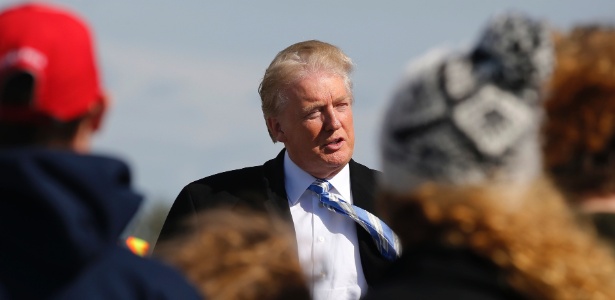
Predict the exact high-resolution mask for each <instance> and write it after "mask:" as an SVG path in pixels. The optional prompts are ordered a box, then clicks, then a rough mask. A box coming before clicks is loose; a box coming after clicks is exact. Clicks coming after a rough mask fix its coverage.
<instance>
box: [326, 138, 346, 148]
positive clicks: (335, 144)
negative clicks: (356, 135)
mask: <svg viewBox="0 0 615 300" xmlns="http://www.w3.org/2000/svg"><path fill="white" fill-rule="evenodd" d="M342 142H344V139H343V138H337V139H334V140H331V141H329V142H328V143H326V144H325V145H324V148H325V149H327V150H338V149H339V148H340V147H341V146H342Z"/></svg>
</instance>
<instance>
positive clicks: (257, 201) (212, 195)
mask: <svg viewBox="0 0 615 300" xmlns="http://www.w3.org/2000/svg"><path fill="white" fill-rule="evenodd" d="M351 71H352V62H351V60H350V58H348V57H347V56H346V55H345V54H344V53H343V52H342V51H341V50H340V49H339V48H337V47H335V46H333V45H330V44H327V43H323V42H320V41H305V42H300V43H297V44H294V45H291V46H290V47H288V48H286V49H284V50H283V51H281V52H280V53H278V55H277V56H276V57H275V58H274V60H273V61H272V63H271V64H270V66H269V67H268V68H267V70H266V72H265V76H264V78H263V81H262V82H261V85H260V88H259V93H260V96H261V100H262V109H263V114H264V118H265V121H266V124H267V129H268V131H269V135H270V137H271V139H272V140H273V142H274V143H275V142H282V143H283V144H284V146H285V149H284V150H282V151H281V152H280V153H279V155H278V156H277V157H276V158H274V159H272V160H270V161H267V162H266V163H265V164H264V165H262V166H255V167H249V168H244V169H240V170H233V171H228V172H223V173H220V174H216V175H213V176H209V177H206V178H203V179H200V180H197V181H195V182H192V183H190V184H188V185H187V186H186V187H185V188H184V189H183V190H182V191H181V193H180V194H179V196H178V197H177V199H176V200H175V203H174V204H173V207H172V208H171V211H170V213H169V215H168V217H167V220H166V221H165V224H164V227H163V229H162V232H161V236H160V239H159V241H160V240H166V239H168V238H169V237H171V236H173V235H175V234H177V233H178V232H180V231H181V230H182V228H183V227H182V222H183V220H184V219H185V218H186V217H187V216H191V215H195V213H196V212H197V211H200V210H204V209H209V208H213V207H217V206H221V205H224V206H231V207H235V206H248V207H250V208H254V209H257V210H262V211H265V212H267V213H269V214H271V215H276V216H281V217H282V218H283V219H286V220H287V221H288V222H289V223H290V224H291V225H292V226H294V229H295V234H296V238H297V244H298V254H299V259H300V261H301V263H302V267H303V268H304V270H305V271H306V274H307V276H308V278H310V279H311V285H310V286H311V291H312V294H313V296H314V298H315V299H358V298H359V297H360V296H361V295H363V294H365V291H366V289H367V286H368V285H370V284H373V283H374V282H375V281H376V280H378V278H379V277H380V274H381V271H382V270H383V269H384V268H385V267H386V266H387V265H388V260H387V259H385V258H384V257H383V256H382V255H381V254H380V252H379V248H378V247H377V246H376V243H374V239H373V238H372V236H371V235H370V233H368V231H366V229H364V227H361V226H359V224H358V223H355V221H353V219H351V218H349V217H348V216H345V215H343V214H340V213H336V212H334V211H331V210H330V209H328V207H327V206H326V205H323V203H322V202H321V200H320V196H319V194H317V193H315V192H313V191H312V190H309V189H308V188H309V187H311V185H312V184H313V183H314V181H315V180H317V179H319V180H326V182H328V183H330V184H331V185H330V187H331V188H330V193H331V194H332V195H334V196H335V197H338V198H341V199H343V201H346V202H349V203H351V204H354V205H355V206H357V207H360V208H362V209H364V210H366V211H368V212H373V201H374V187H375V177H376V176H377V172H376V171H374V170H371V169H369V168H367V167H365V166H363V165H361V164H359V163H357V162H355V161H354V160H352V154H353V149H354V127H353V116H352V104H353V97H352V91H351V85H352V83H351V81H350V78H349V73H350V72H351ZM328 183H326V184H328Z"/></svg>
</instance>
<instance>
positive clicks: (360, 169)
mask: <svg viewBox="0 0 615 300" xmlns="http://www.w3.org/2000/svg"><path fill="white" fill-rule="evenodd" d="M350 168H351V169H354V170H353V171H356V172H359V173H363V174H372V175H373V176H380V174H382V172H381V171H378V170H374V169H371V168H369V167H367V166H365V165H363V164H360V163H358V162H356V161H355V160H354V159H353V160H351V161H350Z"/></svg>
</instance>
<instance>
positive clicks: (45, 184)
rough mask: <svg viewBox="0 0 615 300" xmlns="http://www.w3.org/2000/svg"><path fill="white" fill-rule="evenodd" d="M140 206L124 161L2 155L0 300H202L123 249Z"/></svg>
mask: <svg viewBox="0 0 615 300" xmlns="http://www.w3.org/2000/svg"><path fill="white" fill-rule="evenodd" d="M140 203H141V196H139V195H137V194H135V193H134V192H133V191H132V189H131V187H130V174H129V170H128V167H127V166H126V165H125V164H124V163H122V162H120V161H117V160H114V159H110V158H104V157H96V156H85V155H77V154H75V153H72V152H65V151H50V150H44V149H26V148H19V149H9V150H2V151H0V249H2V250H0V299H198V298H199V296H198V294H197V292H196V290H195V289H193V288H192V286H191V285H189V284H188V283H187V282H186V280H185V279H184V278H183V277H182V276H181V275H180V274H179V273H178V272H176V271H175V270H173V269H171V268H169V267H167V266H165V265H163V264H162V263H160V262H157V261H154V260H150V259H144V258H141V257H138V256H136V255H133V254H132V253H130V252H129V251H128V250H126V249H124V248H123V247H120V246H119V245H118V239H119V237H120V234H121V233H122V231H123V230H124V228H125V227H126V225H127V224H128V223H129V221H130V220H131V219H132V217H133V216H134V214H135V213H136V211H137V208H138V207H139V205H140Z"/></svg>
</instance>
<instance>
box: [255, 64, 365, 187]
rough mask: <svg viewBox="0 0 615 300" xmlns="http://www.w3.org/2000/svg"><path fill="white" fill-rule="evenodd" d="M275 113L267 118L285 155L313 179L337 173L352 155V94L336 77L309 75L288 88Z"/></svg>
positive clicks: (340, 79) (320, 74)
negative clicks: (283, 102) (284, 99)
mask: <svg viewBox="0 0 615 300" xmlns="http://www.w3.org/2000/svg"><path fill="white" fill-rule="evenodd" d="M283 94H284V95H285V96H286V99H287V101H286V103H285V104H284V105H283V106H282V111H281V112H280V113H279V115H278V116H276V117H272V118H269V119H268V120H267V122H268V125H269V128H270V129H271V130H272V133H273V134H274V137H275V138H276V139H277V140H278V141H280V142H282V143H284V146H285V147H286V150H287V151H288V155H289V157H290V158H291V159H292V160H293V162H294V163H295V164H297V165H298V166H299V167H300V168H301V169H303V170H304V171H306V172H308V173H309V174H311V175H312V176H315V177H317V178H328V177H331V176H333V175H335V174H337V173H338V172H339V171H340V170H341V169H342V168H343V167H344V166H345V165H346V164H347V163H348V162H349V161H350V158H351V157H352V153H353V149H354V127H353V122H352V95H351V94H350V92H349V91H348V90H347V89H346V85H345V84H344V80H343V78H342V77H340V76H336V75H330V74H325V73H317V74H311V75H309V76H307V77H306V78H304V79H302V80H300V81H298V82H297V83H295V84H294V85H291V86H290V87H288V88H287V89H286V90H285V91H284V93H283Z"/></svg>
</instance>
